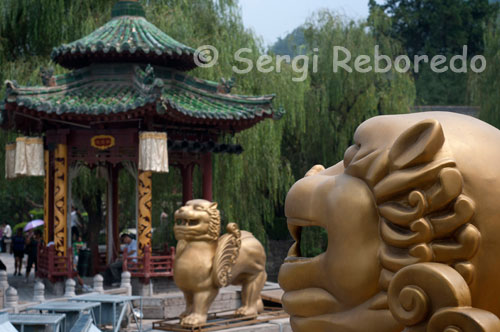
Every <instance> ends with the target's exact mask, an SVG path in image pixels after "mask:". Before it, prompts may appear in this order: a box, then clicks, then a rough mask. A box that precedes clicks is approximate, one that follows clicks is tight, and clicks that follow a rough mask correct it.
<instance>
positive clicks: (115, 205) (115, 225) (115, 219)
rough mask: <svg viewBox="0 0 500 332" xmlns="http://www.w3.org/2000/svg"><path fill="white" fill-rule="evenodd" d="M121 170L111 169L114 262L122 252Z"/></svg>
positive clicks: (117, 167)
mask: <svg viewBox="0 0 500 332" xmlns="http://www.w3.org/2000/svg"><path fill="white" fill-rule="evenodd" d="M119 171H120V168H119V166H118V165H114V166H112V168H111V190H112V196H111V197H112V202H111V209H112V211H113V212H112V216H113V227H112V230H113V260H115V259H116V258H117V257H118V256H117V255H118V254H119V252H120V239H119V238H118V213H119V212H118V175H119Z"/></svg>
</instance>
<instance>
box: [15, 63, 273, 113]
mask: <svg viewBox="0 0 500 332" xmlns="http://www.w3.org/2000/svg"><path fill="white" fill-rule="evenodd" d="M53 81H54V83H55V85H54V86H49V87H20V86H17V84H16V83H15V82H12V81H7V82H6V84H7V99H6V101H7V103H12V104H15V105H17V106H20V107H24V108H27V109H29V110H34V111H36V112H39V113H42V114H43V113H45V114H47V115H49V114H51V115H55V116H57V117H60V118H64V116H65V115H72V116H74V115H91V116H92V115H114V114H118V113H126V112H129V111H133V110H136V109H139V108H141V107H144V106H146V105H153V106H155V109H156V112H157V113H158V114H159V115H163V116H166V117H173V118H175V119H177V120H179V119H180V120H179V121H182V119H184V121H187V122H189V119H198V120H203V119H215V120H229V121H236V122H237V121H239V120H260V119H264V118H267V117H279V116H281V114H282V112H281V111H276V110H274V109H273V108H272V105H271V102H272V100H273V98H274V95H268V96H260V97H251V96H242V95H234V94H229V93H225V92H226V91H222V92H221V91H220V89H221V85H220V84H218V83H216V82H212V81H205V80H200V79H197V78H193V77H190V76H188V75H185V74H183V73H181V72H178V71H173V70H169V69H166V68H153V67H151V66H148V67H146V68H144V69H141V68H140V67H138V66H134V67H132V66H128V65H126V64H122V65H107V66H106V65H93V66H90V67H87V68H84V69H81V70H77V71H74V72H72V73H70V74H65V75H59V76H55V77H54V80H53ZM42 114H40V115H42Z"/></svg>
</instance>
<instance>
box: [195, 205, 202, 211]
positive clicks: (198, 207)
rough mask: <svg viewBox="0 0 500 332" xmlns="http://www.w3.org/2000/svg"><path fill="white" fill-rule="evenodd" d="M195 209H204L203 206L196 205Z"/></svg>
mask: <svg viewBox="0 0 500 332" xmlns="http://www.w3.org/2000/svg"><path fill="white" fill-rule="evenodd" d="M194 209H195V210H203V206H195V207H194Z"/></svg>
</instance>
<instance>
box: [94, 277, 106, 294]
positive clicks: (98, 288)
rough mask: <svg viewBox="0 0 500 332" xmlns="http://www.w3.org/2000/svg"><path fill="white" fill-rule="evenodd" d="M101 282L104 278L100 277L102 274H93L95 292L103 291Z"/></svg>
mask: <svg viewBox="0 0 500 332" xmlns="http://www.w3.org/2000/svg"><path fill="white" fill-rule="evenodd" d="M103 282H104V278H103V277H102V275H100V274H96V275H95V276H94V292H97V293H101V294H102V293H104V288H103V285H102V284H103Z"/></svg>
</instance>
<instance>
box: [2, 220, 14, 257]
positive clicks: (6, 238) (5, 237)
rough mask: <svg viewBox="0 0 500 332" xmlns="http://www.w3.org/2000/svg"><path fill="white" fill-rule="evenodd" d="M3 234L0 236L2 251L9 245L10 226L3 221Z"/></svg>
mask: <svg viewBox="0 0 500 332" xmlns="http://www.w3.org/2000/svg"><path fill="white" fill-rule="evenodd" d="M2 227H3V236H2V251H3V252H7V248H10V247H11V238H12V228H10V225H9V224H6V223H3V225H2Z"/></svg>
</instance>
